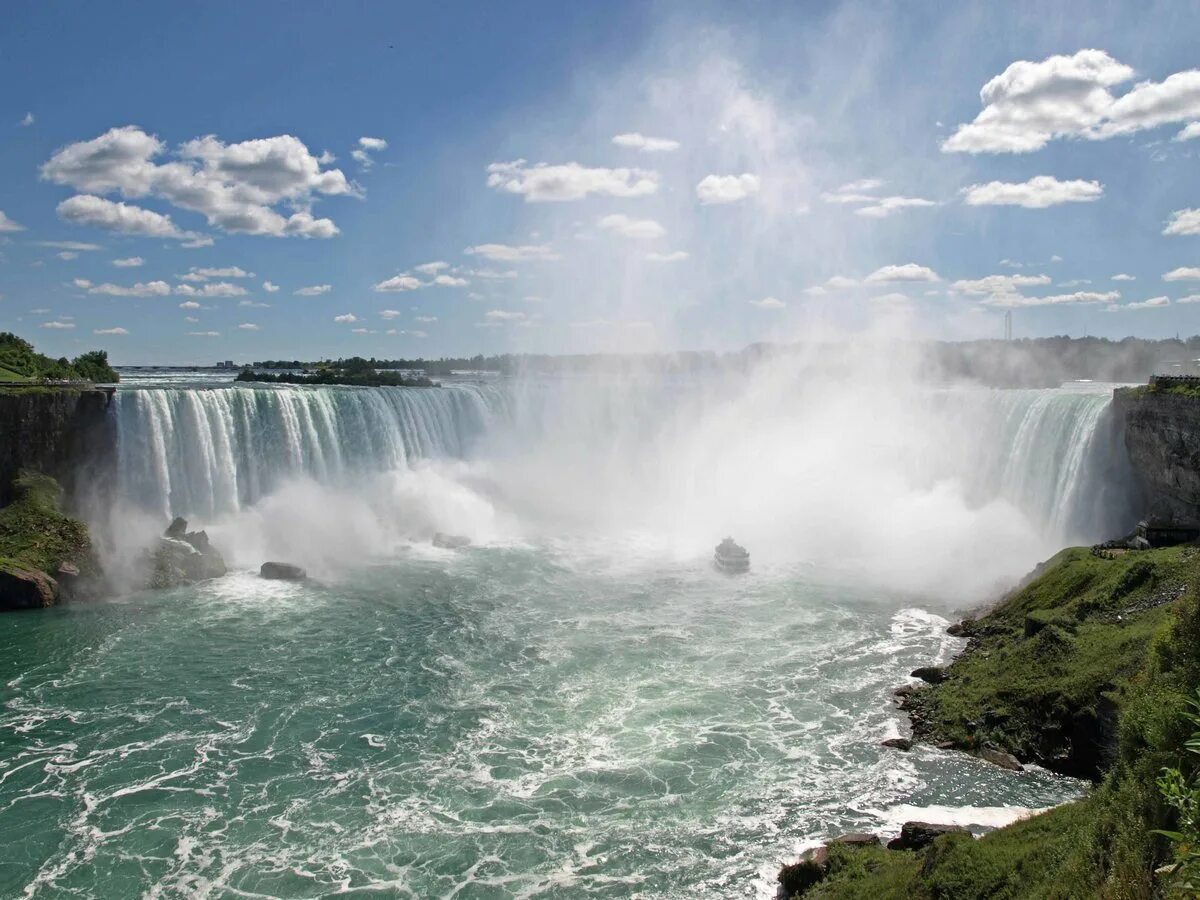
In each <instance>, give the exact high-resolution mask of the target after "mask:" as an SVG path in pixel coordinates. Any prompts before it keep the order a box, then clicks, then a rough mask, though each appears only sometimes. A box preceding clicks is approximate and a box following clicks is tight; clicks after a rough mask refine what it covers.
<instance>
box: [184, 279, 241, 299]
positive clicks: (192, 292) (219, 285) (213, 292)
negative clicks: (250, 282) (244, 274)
mask: <svg viewBox="0 0 1200 900" xmlns="http://www.w3.org/2000/svg"><path fill="white" fill-rule="evenodd" d="M173 293H175V294H177V295H178V296H180V297H244V296H245V295H246V293H247V291H246V289H245V288H244V287H242V286H241V285H240V284H230V283H229V282H228V281H213V282H209V283H208V284H202V285H200V287H192V286H191V285H190V284H177V285H175V289H174V291H173Z"/></svg>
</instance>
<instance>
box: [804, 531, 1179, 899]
mask: <svg viewBox="0 0 1200 900" xmlns="http://www.w3.org/2000/svg"><path fill="white" fill-rule="evenodd" d="M1180 589H1182V591H1183V593H1182V595H1180V596H1179V597H1178V599H1164V598H1165V597H1167V596H1168V594H1170V595H1171V596H1175V595H1178V593H1179V590H1180ZM1030 616H1032V617H1033V621H1032V622H1031V623H1030V625H1029V627H1028V628H1026V619H1027V617H1030ZM969 631H970V633H972V634H974V635H975V641H973V643H972V649H971V650H969V651H968V652H967V653H965V654H964V655H963V656H962V657H960V659H959V660H958V661H956V662H955V663H954V664H953V665H952V666H951V667H950V669H949V674H950V677H949V679H948V680H947V681H945V682H943V683H942V684H939V685H937V686H932V687H928V688H924V689H922V690H921V691H920V692H918V696H923V699H922V701H921V703H920V706H919V708H920V709H922V710H928V711H929V713H930V714H931V715H932V716H933V728H934V733H936V729H946V730H947V731H948V732H949V733H951V734H955V735H957V736H958V739H959V740H961V741H963V742H965V743H978V742H980V741H982V740H984V739H988V740H992V741H995V742H997V743H999V744H1001V745H1002V746H1008V747H1012V748H1017V749H1021V748H1028V747H1030V746H1032V747H1035V748H1037V747H1039V746H1040V745H1041V741H1040V739H1039V738H1038V736H1037V734H1036V731H1035V729H1036V727H1037V723H1039V722H1041V723H1044V724H1045V726H1046V727H1047V728H1049V730H1050V731H1051V732H1053V731H1054V723H1055V722H1056V721H1057V719H1056V716H1057V715H1058V712H1057V710H1059V709H1060V708H1061V709H1064V710H1065V709H1067V708H1069V706H1070V704H1071V703H1080V704H1083V705H1084V706H1085V707H1087V706H1092V705H1094V704H1095V702H1096V696H1097V695H1098V694H1101V693H1102V694H1104V695H1105V696H1107V697H1109V698H1111V700H1112V702H1113V703H1114V704H1115V709H1116V710H1117V713H1118V715H1119V728H1118V732H1117V741H1116V748H1115V749H1116V755H1115V758H1114V759H1113V760H1112V763H1111V765H1110V766H1109V767H1108V769H1107V770H1106V772H1105V774H1104V775H1103V778H1102V780H1101V781H1100V782H1099V783H1098V784H1097V785H1096V787H1095V788H1094V789H1093V790H1092V791H1091V792H1090V793H1089V794H1088V795H1087V796H1086V797H1085V798H1083V799H1082V800H1079V801H1077V802H1075V803H1070V804H1067V805H1065V806H1060V807H1058V808H1056V809H1053V810H1050V811H1049V812H1046V813H1043V814H1042V815H1039V816H1036V817H1033V818H1030V819H1027V820H1024V821H1021V822H1017V823H1015V824H1013V825H1009V826H1007V827H1006V828H1001V829H998V830H996V831H993V832H992V833H990V834H988V835H986V836H984V837H983V838H981V839H979V840H972V839H970V838H966V837H963V836H961V835H945V836H943V837H940V838H938V839H937V840H936V841H934V843H933V844H932V845H930V846H929V847H928V848H927V849H925V850H923V851H919V852H916V853H913V852H909V851H889V850H884V849H882V848H867V849H854V848H842V847H832V848H831V849H830V873H829V876H828V877H827V878H826V879H825V880H824V881H822V882H821V883H820V884H818V885H817V886H816V887H814V888H812V889H811V890H809V891H808V892H807V893H805V895H804V896H805V897H806V898H871V900H885V898H893V897H895V898H900V897H905V898H915V900H943V898H944V900H949V898H955V900H973V898H985V897H986V898H1025V897H1037V898H1080V900H1083V898H1104V900H1126V898H1128V900H1133V898H1150V897H1154V896H1164V895H1165V896H1188V897H1194V896H1196V892H1195V890H1194V889H1192V888H1189V887H1187V886H1186V880H1179V879H1176V880H1172V877H1171V875H1169V874H1168V873H1166V872H1163V873H1162V874H1158V875H1156V870H1158V869H1160V867H1162V866H1164V865H1165V864H1168V863H1170V862H1172V855H1173V850H1174V849H1176V848H1178V849H1179V852H1180V854H1181V857H1180V861H1184V859H1186V857H1185V856H1183V855H1184V854H1188V853H1191V852H1193V850H1194V848H1195V847H1196V841H1197V834H1196V833H1195V829H1196V821H1195V819H1194V817H1192V813H1193V812H1194V811H1195V810H1196V809H1197V808H1198V807H1196V806H1188V805H1187V804H1188V803H1190V802H1192V800H1186V801H1183V802H1181V794H1179V793H1177V792H1176V791H1195V790H1196V779H1197V768H1198V767H1197V762H1198V761H1200V758H1198V757H1197V755H1196V754H1195V753H1192V752H1188V751H1189V750H1192V749H1194V748H1193V746H1192V745H1190V744H1189V741H1190V740H1195V739H1197V738H1196V736H1193V735H1192V734H1191V731H1192V727H1193V726H1192V725H1191V723H1190V722H1189V719H1188V717H1187V715H1186V713H1187V712H1188V710H1189V704H1190V703H1191V702H1192V701H1191V698H1192V697H1194V696H1195V695H1196V689H1197V686H1198V685H1200V557H1198V555H1197V551H1196V549H1195V548H1191V547H1175V548H1167V549H1161V550H1151V551H1145V552H1140V553H1127V554H1123V555H1120V556H1117V557H1116V558H1114V559H1104V558H1103V557H1100V556H1094V555H1092V554H1091V553H1090V552H1089V551H1088V550H1085V549H1072V550H1067V551H1064V552H1063V553H1060V554H1059V555H1058V556H1056V557H1055V558H1054V559H1053V560H1051V561H1050V562H1049V563H1047V564H1046V565H1044V566H1043V567H1041V568H1040V570H1039V572H1038V573H1036V577H1035V579H1034V580H1033V581H1032V582H1031V583H1029V584H1028V585H1026V586H1025V587H1023V588H1021V589H1019V590H1018V591H1016V592H1014V593H1013V594H1012V595H1011V596H1010V597H1009V598H1007V599H1006V600H1005V601H1004V602H1003V603H1002V604H1001V605H1000V606H999V607H998V608H997V609H996V610H995V611H993V612H992V613H989V614H988V615H986V616H984V617H982V618H981V619H979V620H978V621H977V622H975V623H973V624H972V626H971V627H970V629H969ZM1047 633H1049V634H1051V635H1052V636H1051V637H1049V638H1047V637H1044V635H1046V634H1047ZM1106 659H1107V663H1106V662H1105V660H1106ZM1093 692H1095V693H1093ZM1023 706H1028V707H1029V711H1028V712H1025V711H1023V710H1022V707H1023ZM989 710H992V711H994V712H995V713H997V715H994V716H992V717H990V718H989V719H988V724H986V725H985V724H984V722H983V717H984V714H985V713H986V712H988V711H989ZM972 721H973V722H975V723H976V725H977V726H978V727H975V728H972V727H970V725H969V723H970V722H972ZM1063 737H1064V736H1063V735H1061V734H1059V735H1057V736H1056V737H1055V738H1054V739H1053V740H1051V741H1050V742H1049V743H1050V744H1051V746H1053V745H1054V744H1055V742H1056V741H1059V740H1062V739H1063ZM1195 746H1200V744H1197V745H1195ZM1164 770H1166V772H1165V773H1164ZM1172 771H1178V772H1179V775H1178V776H1177V777H1176V776H1174V775H1171V774H1170V773H1171V772H1172ZM1160 786H1161V788H1162V789H1161V790H1160ZM1192 798H1193V799H1200V797H1197V795H1196V794H1193V795H1192ZM1163 832H1166V833H1168V834H1164V833H1163ZM1168 835H1171V836H1175V835H1178V836H1180V838H1181V839H1178V840H1175V841H1172V839H1171V837H1170V836H1168ZM1181 871H1182V869H1181ZM1172 892H1173V893H1172Z"/></svg>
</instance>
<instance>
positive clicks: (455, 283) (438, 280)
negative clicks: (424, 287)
mask: <svg viewBox="0 0 1200 900" xmlns="http://www.w3.org/2000/svg"><path fill="white" fill-rule="evenodd" d="M429 283H430V284H435V285H437V286H438V287H466V286H467V285H468V284H470V283H471V282H469V281H467V279H465V278H459V277H457V276H455V275H435V276H434V279H433V281H431V282H429Z"/></svg>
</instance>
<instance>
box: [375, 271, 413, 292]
mask: <svg viewBox="0 0 1200 900" xmlns="http://www.w3.org/2000/svg"><path fill="white" fill-rule="evenodd" d="M422 286H423V285H422V283H421V279H419V278H414V277H413V276H412V275H407V274H405V273H403V272H401V273H400V274H399V275H393V276H392V277H391V278H388V279H386V280H384V281H381V282H379V284H376V285H373V286H372V287H371V290H373V291H381V292H384V293H395V292H399V291H415V290H416V289H417V288H419V287H422Z"/></svg>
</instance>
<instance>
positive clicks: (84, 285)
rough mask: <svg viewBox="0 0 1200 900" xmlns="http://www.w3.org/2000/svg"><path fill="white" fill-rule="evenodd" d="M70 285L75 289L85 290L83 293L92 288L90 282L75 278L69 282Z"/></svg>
mask: <svg viewBox="0 0 1200 900" xmlns="http://www.w3.org/2000/svg"><path fill="white" fill-rule="evenodd" d="M71 284H73V285H74V286H75V287H77V288H80V289H81V290H85V291H86V290H87V289H88V288H90V287H91V286H92V283H91V282H90V281H88V280H87V279H86V278H76V279H75V280H74V281H72V282H71Z"/></svg>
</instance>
